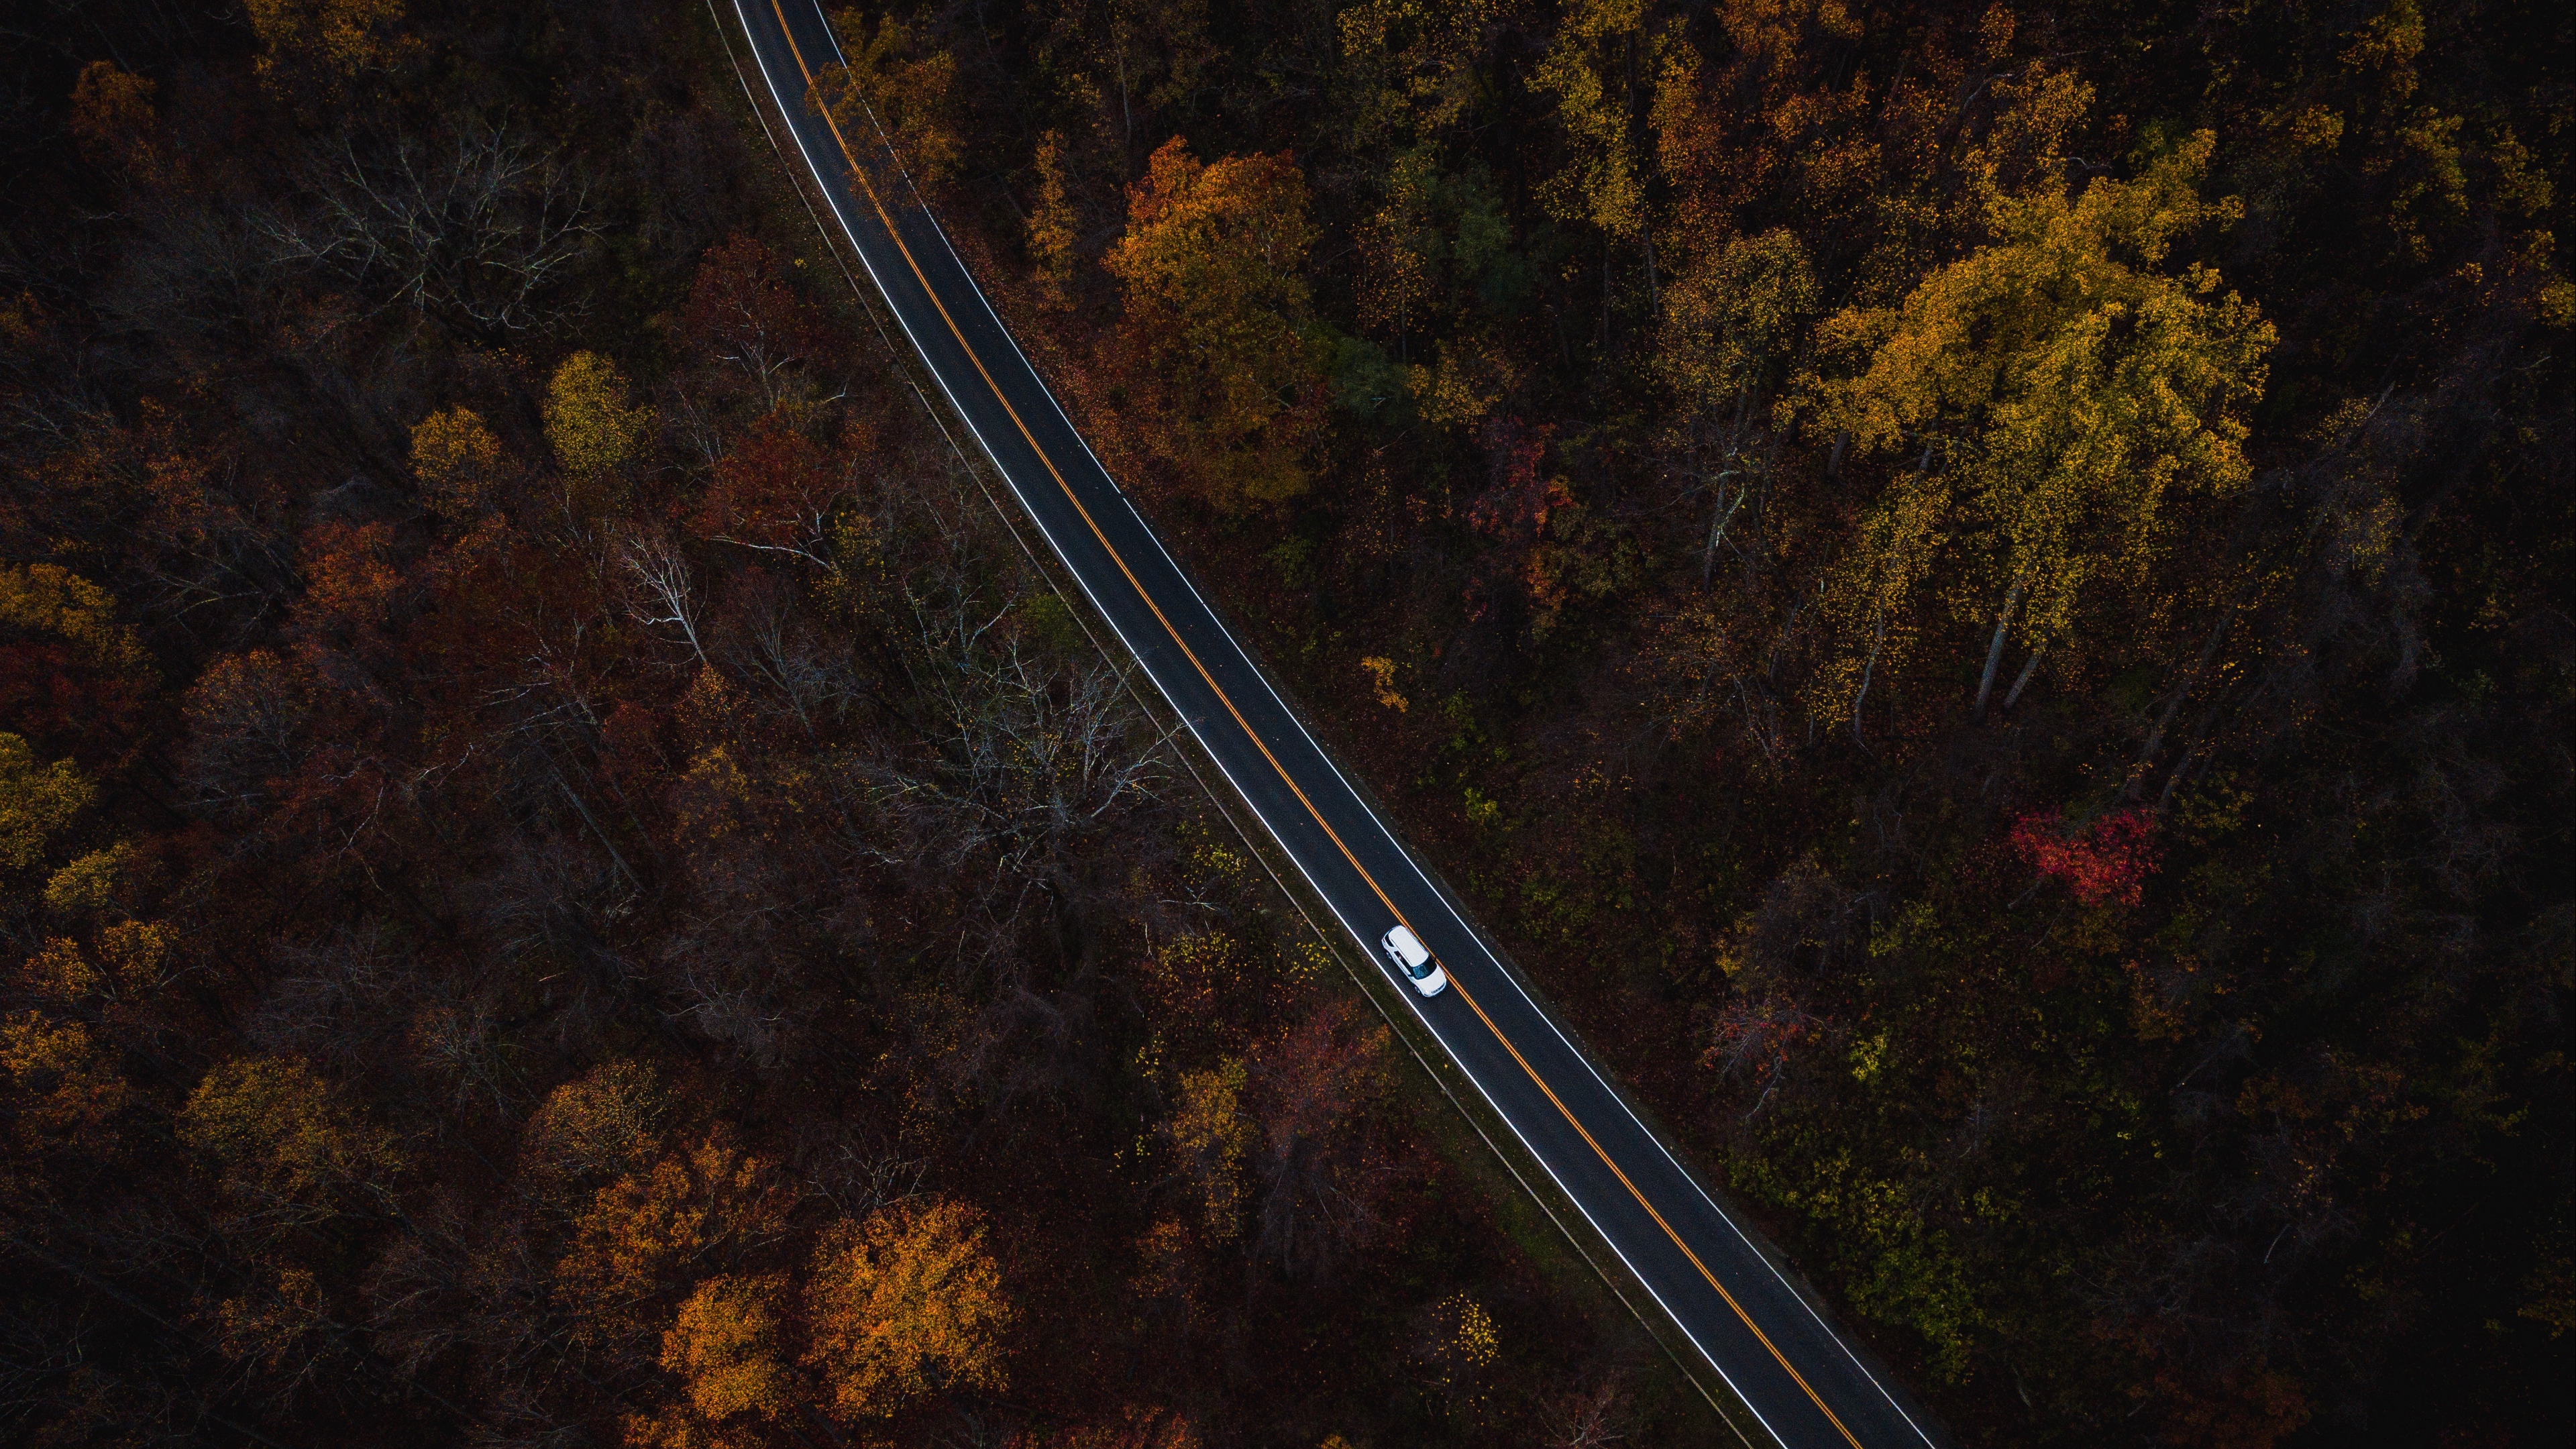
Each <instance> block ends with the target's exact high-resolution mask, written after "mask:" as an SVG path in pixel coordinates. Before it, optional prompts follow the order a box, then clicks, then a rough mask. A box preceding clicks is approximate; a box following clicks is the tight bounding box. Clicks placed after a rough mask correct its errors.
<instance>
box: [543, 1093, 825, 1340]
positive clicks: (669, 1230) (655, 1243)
mask: <svg viewBox="0 0 2576 1449" xmlns="http://www.w3.org/2000/svg"><path fill="white" fill-rule="evenodd" d="M785 1214H786V1202H785V1200H784V1192H783V1189H782V1187H781V1185H780V1183H779V1181H778V1178H777V1174H776V1172H775V1170H774V1168H773V1167H772V1166H771V1164H770V1162H769V1161H768V1160H767V1159H766V1158H761V1157H756V1156H754V1155H752V1154H750V1153H748V1152H745V1151H744V1150H743V1149H742V1148H741V1147H740V1146H739V1145H737V1144H736V1143H735V1141H734V1138H733V1134H732V1132H731V1131H730V1130H729V1129H726V1128H724V1127H721V1126H719V1127H715V1128H710V1129H708V1130H707V1131H705V1132H704V1133H702V1134H700V1135H699V1136H698V1137H697V1139H696V1140H695V1141H693V1142H688V1143H686V1144H684V1145H682V1146H680V1147H678V1148H676V1149H674V1150H672V1151H670V1152H667V1153H665V1154H663V1156H662V1158H661V1160H660V1161H658V1162H656V1163H655V1164H654V1165H653V1166H652V1167H651V1168H650V1169H647V1170H642V1171H637V1172H631V1173H629V1174H627V1175H626V1176H624V1177H621V1178H619V1179H618V1180H617V1181H615V1182H613V1183H610V1184H609V1185H608V1186H606V1187H603V1188H601V1189H600V1190H599V1193H598V1196H596V1197H595V1198H593V1199H592V1201H591V1204H590V1208H589V1210H588V1211H587V1212H585V1213H583V1214H582V1216H581V1219H580V1221H579V1222H577V1223H575V1224H574V1226H573V1243H572V1248H571V1251H569V1252H567V1253H566V1254H565V1255H564V1257H563V1259H562V1261H561V1262H559V1263H558V1264H557V1265H556V1266H555V1271H554V1282H555V1289H556V1292H557V1293H558V1294H559V1295H561V1298H562V1300H563V1302H564V1304H565V1305H566V1307H567V1308H569V1309H570V1310H571V1311H572V1312H573V1313H574V1314H576V1315H578V1318H577V1325H576V1328H575V1334H576V1336H577V1337H578V1338H579V1339H581V1340H582V1341H583V1342H585V1343H589V1344H594V1345H602V1346H607V1347H610V1348H616V1347H618V1346H621V1345H624V1344H626V1343H629V1342H631V1341H632V1340H633V1339H634V1338H636V1337H638V1336H640V1335H642V1334H644V1333H645V1332H647V1331H648V1326H649V1324H650V1323H651V1322H652V1321H653V1314H652V1313H651V1309H652V1308H653V1307H654V1305H656V1304H657V1303H667V1302H668V1295H669V1294H671V1293H672V1292H673V1291H675V1290H676V1289H677V1288H678V1287H679V1286H680V1285H681V1284H682V1283H684V1282H686V1281H689V1280H690V1279H693V1278H695V1277H697V1276H698V1275H699V1274H701V1273H704V1272H706V1271H707V1270H709V1269H722V1268H724V1267H726V1266H728V1265H730V1264H731V1262H732V1261H733V1260H734V1259H735V1258H736V1257H738V1256H739V1255H740V1254H742V1253H743V1252H745V1251H747V1250H749V1249H751V1248H754V1247H758V1246H760V1245H763V1244H765V1243H768V1242H770V1241H772V1240H774V1239H775V1237H776V1236H777V1235H778V1233H779V1232H780V1231H781V1230H782V1228H783V1226H784V1220H785Z"/></svg>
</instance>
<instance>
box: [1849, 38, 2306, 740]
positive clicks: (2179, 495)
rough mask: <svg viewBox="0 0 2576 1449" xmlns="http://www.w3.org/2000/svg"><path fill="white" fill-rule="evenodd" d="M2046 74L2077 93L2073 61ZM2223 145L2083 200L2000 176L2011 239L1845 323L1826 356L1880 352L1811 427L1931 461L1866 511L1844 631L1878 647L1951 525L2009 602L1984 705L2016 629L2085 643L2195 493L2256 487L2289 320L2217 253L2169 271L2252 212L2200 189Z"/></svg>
mask: <svg viewBox="0 0 2576 1449" xmlns="http://www.w3.org/2000/svg"><path fill="white" fill-rule="evenodd" d="M2030 84H2031V85H2033V86H2046V87H2058V88H2061V94H2067V93H2074V92H2076V89H2077V88H2075V87H2074V86H2073V83H2072V82H2070V81H2068V80H2066V79H2065V78H2064V77H2060V76H2045V77H2040V78H2037V79H2035V80H2033V81H2031V82H2030ZM2214 144H2215V138H2214V137H2213V136H2212V135H2211V134H2210V133H2209V132H2206V131H2203V132H2198V133H2196V134H2194V135H2193V136H2191V137H2189V138H2186V139H2185V140H2184V141H2182V142H2181V143H2180V144H2178V145H2176V146H2175V147H2174V148H2173V149H2172V150H2170V151H2169V152H2167V153H2165V154H2164V155H2162V156H2160V157H2157V158H2155V159H2154V160H2153V161H2152V162H2151V163H2150V164H2149V165H2148V166H2147V167H2146V169H2145V170H2144V172H2143V173H2142V174H2141V175H2140V176H2138V177H2137V179H2135V180H2132V181H2119V180H2114V179H2112V178H2108V177H2103V178H2097V179H2095V180H2093V181H2092V182H2090V183H2088V184H2087V185H2085V186H2084V187H2083V188H2082V190H2081V191H2080V192H2079V193H2077V194H2075V195H2073V196H2071V197H2070V196H2069V195H2068V194H2067V192H2066V190H2065V188H2063V187H2062V186H2060V185H2058V184H2056V183H2055V182H2054V181H2053V180H2043V181H2042V182H2041V183H2040V184H2038V185H2035V186H2033V187H2031V188H2029V189H2025V190H2020V191H2005V190H2002V189H2000V188H1994V187H1991V186H1990V188H1989V192H1988V196H1987V208H1988V215H1989V217H1990V220H1991V223H1992V225H1993V227H1994V230H1995V232H1996V235H1997V239H1996V241H1995V242H1994V244H1992V245H1990V246H1987V247H1985V248H1983V249H1981V250H1979V251H1978V252H1977V253H1976V254H1975V255H1973V256H1970V257H1968V258H1966V259H1965V260H1962V261H1959V262H1956V263H1953V264H1951V265H1950V266H1947V267H1944V268H1942V269H1941V270H1939V271H1938V272H1936V273H1934V274H1933V275H1932V276H1931V277H1930V278H1928V279H1926V280H1925V281H1924V282H1923V284H1922V285H1921V286H1919V287H1917V288H1916V289H1915V290H1914V291H1913V292H1912V293H1911V294H1910V295H1908V296H1907V297H1906V299H1905V301H1904V302H1903V304H1902V305H1901V306H1898V307H1894V308H1888V309H1880V310H1872V309H1850V310H1846V311H1844V312H1842V313H1840V314H1838V315H1836V316H1835V317H1833V318H1832V319H1830V320H1829V321H1828V322H1827V323H1826V325H1825V343H1824V345H1825V346H1826V348H1827V349H1829V350H1841V351H1846V352H1855V351H1856V352H1858V353H1860V354H1861V355H1864V356H1865V357H1866V359H1867V362H1866V366H1865V368H1864V369H1863V370H1861V371H1860V372H1859V374H1858V375H1857V376H1852V377H1848V378H1843V379H1838V380H1832V381H1826V382H1821V383H1818V384H1816V385H1815V387H1814V390H1813V395H1814V399H1815V423H1814V424H1813V426H1814V427H1816V428H1817V429H1819V430H1822V431H1831V430H1835V429H1840V430H1843V431H1846V432H1847V433H1848V434H1849V436H1850V438H1851V442H1852V446H1853V448H1854V449H1855V450H1856V451H1857V452H1859V453H1862V454H1868V453H1881V452H1898V451H1900V450H1904V449H1909V448H1910V449H1917V450H1920V451H1921V452H1922V454H1923V456H1922V458H1921V459H1920V460H1918V461H1916V462H1915V463H1914V464H1913V465H1912V466H1911V467H1908V468H1906V469H1904V471H1902V472H1901V473H1900V475H1899V481H1897V482H1896V483H1894V484H1892V485H1891V486H1890V487H1889V489H1888V491H1887V494H1886V496H1885V497H1883V498H1882V499H1881V500H1880V502H1879V503H1878V504H1877V505H1876V507H1875V508H1874V509H1873V510H1872V512H1871V514H1870V515H1869V517H1868V518H1867V519H1866V520H1865V522H1864V524H1863V531H1862V538H1861V541H1860V546H1859V547H1858V548H1856V549H1855V550H1854V551H1853V553H1852V554H1851V555H1850V557H1849V558H1848V559H1847V560H1846V562H1845V563H1844V564H1843V565H1842V566H1841V569H1840V572H1839V574H1838V576H1837V577H1838V579H1839V581H1840V582H1839V584H1838V585H1837V586H1836V587H1835V588H1834V589H1832V590H1831V591H1830V593H1829V595H1828V608H1829V610H1830V611H1831V612H1832V613H1833V615H1834V617H1835V618H1836V619H1837V621H1838V622H1839V624H1840V626H1841V628H1842V629H1843V630H1844V631H1845V637H1846V638H1847V639H1856V638H1857V637H1859V636H1861V635H1864V634H1866V635H1867V636H1869V637H1870V638H1871V639H1872V641H1873V642H1872V644H1871V645H1870V646H1869V653H1871V654H1872V655H1875V654H1876V653H1877V652H1879V646H1878V644H1877V643H1876V641H1877V640H1879V639H1881V638H1883V637H1884V630H1885V627H1886V624H1885V621H1886V618H1887V614H1888V611H1889V609H1890V608H1891V606H1892V605H1893V604H1894V603H1895V602H1896V601H1899V600H1902V599H1904V598H1905V597H1906V596H1908V595H1910V594H1911V593H1912V592H1913V591H1914V589H1915V588H1916V587H1917V586H1918V584H1919V583H1920V581H1921V580H1922V579H1923V578H1924V577H1925V576H1926V575H1927V574H1928V572H1929V570H1930V568H1931V559H1932V557H1933V549H1934V547H1935V545H1936V544H1937V543H1938V542H1939V541H1940V540H1942V539H1943V538H1945V537H1946V538H1947V539H1948V540H1949V541H1950V543H1951V545H1952V547H1954V548H1955V549H1957V550H1958V551H1959V552H1960V553H1961V554H1962V555H1963V558H1962V560H1961V561H1962V562H1963V563H1964V564H1966V565H1967V568H1968V573H1967V574H1966V575H1964V577H1965V578H1971V579H1974V580H1975V581H1976V582H1977V583H1979V584H1982V585H1983V586H1984V587H1986V588H1988V589H1990V590H1991V591H1992V592H1990V593H1988V594H1987V595H1986V597H1987V598H1988V599H1994V598H1996V596H1998V595H1999V596H2000V602H1999V603H1997V604H1996V605H1994V612H1993V614H1992V615H1991V617H1992V619H1993V621H1994V622H1993V629H1994V633H1993V640H1992V643H1991V645H1990V647H1989V649H1988V651H1987V654H1986V660H1985V669H1984V673H1983V675H1982V676H1981V678H1980V679H1979V682H1978V685H1977V690H1976V696H1975V701H1974V706H1973V707H1974V709H1975V710H1976V711H1977V712H1979V713H1982V712H1983V710H1984V709H1985V705H1986V700H1987V696H1988V693H1989V691H1990V690H1991V689H1992V688H1993V685H1994V676H1995V669H1996V665H1997V663H1998V662H1999V661H2000V660H2001V659H2002V657H2003V650H2004V644H2005V640H2006V638H2007V637H2008V634H2009V633H2010V631H2012V630H2013V629H2015V628H2016V627H2017V628H2018V629H2019V630H2020V632H2021V634H2022V636H2023V637H2024V638H2025V639H2026V640H2027V641H2028V642H2029V643H2030V644H2031V645H2032V646H2033V647H2034V648H2039V647H2044V646H2046V645H2047V644H2048V643H2049V642H2050V641H2051V640H2055V639H2064V638H2066V637H2068V635H2069V633H2070V631H2072V630H2073V629H2074V628H2075V627H2076V623H2077V617H2078V608H2079V605H2080V604H2081V602H2082V601H2083V600H2085V599H2086V598H2087V597H2088V596H2089V595H2090V594H2091V593H2093V592H2095V591H2098V590H2099V589H2101V588H2103V587H2105V586H2108V585H2115V584H2117V583H2119V582H2121V581H2123V580H2127V581H2131V582H2135V581H2138V580H2140V579H2141V578H2142V577H2143V571H2144V570H2145V568H2146V567H2147V566H2148V565H2149V564H2150V563H2151V562H2152V561H2153V560H2155V559H2156V558H2157V557H2158V556H2159V555H2161V554H2162V553H2163V552H2164V550H2165V548H2166V547H2167V545H2168V543H2169V540H2170V536H2171V533H2172V530H2173V527H2174V521H2173V513H2174V506H2175V505H2176V504H2177V503H2179V502H2180V501H2182V500H2185V499H2188V498H2191V497H2193V496H2200V497H2212V498H2216V497H2224V496H2226V495H2228V494H2229V493H2232V492H2233V491H2235V490H2237V489H2239V488H2241V487H2242V486H2243V485H2244V483H2245V480H2246V478H2247V477H2248V476H2249V472H2250V470H2249V468H2248V465H2247V463H2246V461H2245V457H2244V453H2243V449H2242V443H2243V439H2244V437H2245V430H2246V424H2245V421H2244V411H2245V409H2246V408H2247V407H2248V406H2249V405H2250V404H2251V402H2252V401H2253V399H2254V398H2256V397H2257V396H2259V394H2260V392H2261V389H2262V385H2263V378H2264V365H2263V356H2264V354H2265V352H2267V351H2268V350H2269V348H2270V347H2271V343H2272V338H2273V332H2272V328H2271V326H2270V325H2269V324H2268V323H2265V322H2264V321H2263V320H2262V319H2261V317H2260V315H2259V314H2258V313H2257V311H2256V310H2255V308H2254V306H2253V305H2252V304H2251V303H2248V302H2246V301H2244V300H2243V299H2241V298H2239V297H2238V296H2237V295H2236V294H2235V293H2233V292H2227V293H2221V292H2220V291H2219V279H2218V274H2217V273H2216V272H2214V271H2212V270H2210V269H2209V268H2208V267H2206V266H2202V265H2200V264H2197V263H2194V264H2192V265H2190V266H2187V267H2185V268H2184V269H2183V270H2182V273H2181V275H2179V276H2173V275H2168V274H2166V273H2165V272H2163V271H2161V270H2160V267H2161V264H2162V263H2163V261H2164V259H2165V257H2166V255H2167V254H2168V252H2169V251H2170V250H2171V249H2172V247H2173V244H2174V241H2175V240H2176V238H2177V236H2178V235H2179V234H2181V233H2184V232H2185V231H2187V230H2188V229H2190V228H2193V227H2196V226H2200V225H2204V224H2207V223H2211V222H2218V221H2224V220H2227V219H2229V218H2231V217H2233V216H2235V215H2236V214H2237V207H2236V204H2235V203H2234V202H2233V201H2232V200H2223V201H2204V200H2203V199H2202V198H2201V196H2200V194H2199V183H2200V179H2201V174H2202V172H2203V170H2204V169H2205V168H2206V166H2207V163H2208V159H2209V153H2210V149H2211V147H2212V146H2213V145H2214ZM1988 174H1989V175H1991V172H1989V173H1988ZM1958 606H1959V607H1960V608H1962V609H1963V611H1964V610H1967V609H1972V608H1973V607H1974V605H1973V604H1972V603H1971V602H1970V601H1969V600H1968V599H1966V598H1961V599H1960V600H1958ZM1849 647H1851V648H1853V649H1855V650H1857V649H1858V648H1859V647H1860V646H1858V645H1856V644H1855V645H1852V646H1849ZM1868 668H1869V666H1868V665H1867V664H1863V665H1861V666H1860V667H1859V668H1857V669H1850V668H1848V667H1847V668H1846V672H1845V673H1844V674H1841V675H1837V676H1835V681H1836V682H1835V683H1834V684H1832V685H1831V686H1829V698H1830V702H1828V703H1827V704H1826V705H1825V706H1824V707H1825V708H1826V710H1827V711H1828V715H1829V717H1834V718H1839V717H1841V716H1842V715H1843V714H1844V713H1846V712H1848V710H1849V709H1850V708H1851V705H1850V703H1849V701H1850V700H1851V699H1853V698H1854V697H1855V696H1856V694H1857V692H1858V690H1857V681H1856V680H1855V679H1854V678H1853V676H1856V675H1860V674H1865V673H1866V672H1867V669H1868Z"/></svg>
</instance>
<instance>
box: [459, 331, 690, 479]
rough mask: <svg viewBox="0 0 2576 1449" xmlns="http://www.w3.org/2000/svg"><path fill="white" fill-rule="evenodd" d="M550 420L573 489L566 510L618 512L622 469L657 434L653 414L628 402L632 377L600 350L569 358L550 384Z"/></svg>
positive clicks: (549, 434)
mask: <svg viewBox="0 0 2576 1449" xmlns="http://www.w3.org/2000/svg"><path fill="white" fill-rule="evenodd" d="M478 421H479V420H478ZM545 421H546V442H547V443H548V444H550V445H551V446H552V447H553V448H554V451H555V461H556V462H558V463H560V464H562V465H563V471H564V479H565V482H566V483H567V485H568V486H567V488H566V491H565V494H564V506H565V509H566V511H567V512H572V513H585V512H590V511H592V510H594V509H597V508H601V507H611V508H613V507H614V505H615V502H616V477H617V473H618V471H619V470H620V469H622V468H624V467H625V466H626V465H627V464H628V463H631V462H633V461H634V460H635V459H636V458H637V457H638V456H639V455H641V454H642V453H643V451H644V448H645V444H646V443H647V442H648V441H649V440H650V438H651V437H652V433H653V410H652V409H651V408H650V407H635V406H630V405H629V404H628V402H627V385H626V374H625V373H623V372H621V371H619V370H618V367H617V364H616V363H614V362H611V361H609V360H608V359H607V358H605V357H602V356H600V355H599V354H598V353H596V352H576V353H574V354H573V355H572V356H570V357H567V358H565V359H564V361H563V365H562V366H561V367H558V368H556V369H555V375H554V378H553V380H552V381H550V382H549V383H547V385H546V402H545Z"/></svg>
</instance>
